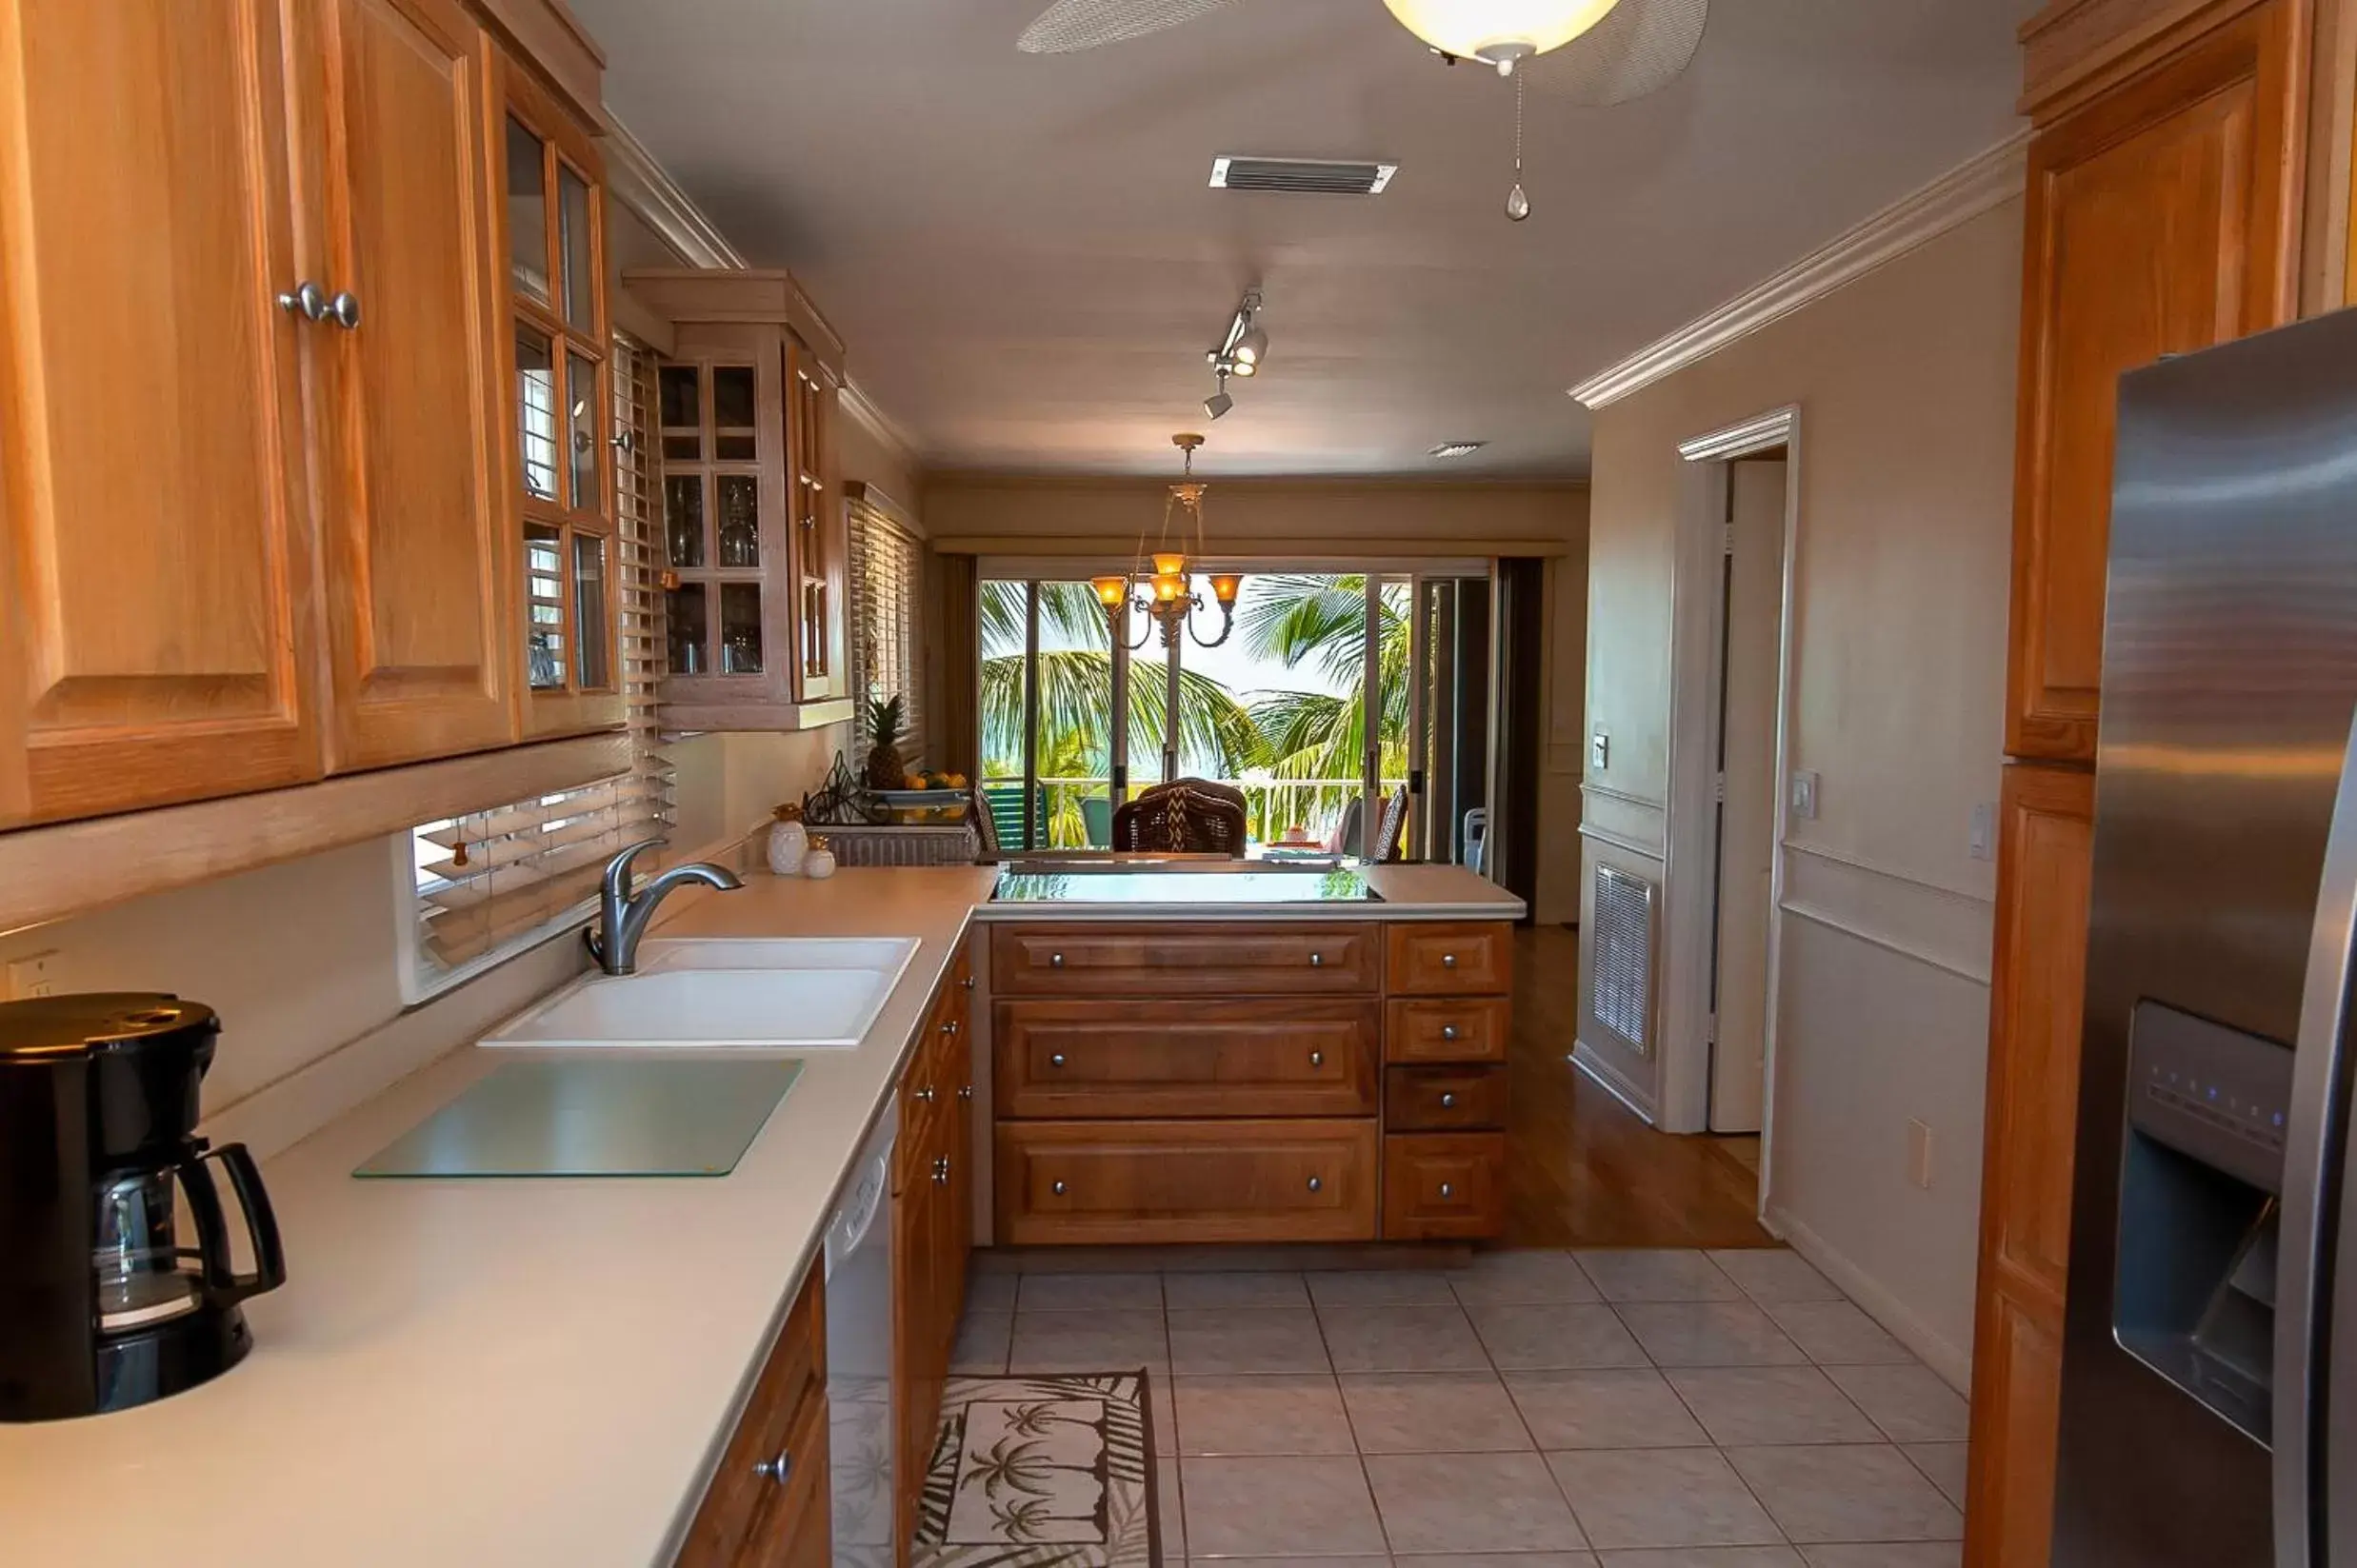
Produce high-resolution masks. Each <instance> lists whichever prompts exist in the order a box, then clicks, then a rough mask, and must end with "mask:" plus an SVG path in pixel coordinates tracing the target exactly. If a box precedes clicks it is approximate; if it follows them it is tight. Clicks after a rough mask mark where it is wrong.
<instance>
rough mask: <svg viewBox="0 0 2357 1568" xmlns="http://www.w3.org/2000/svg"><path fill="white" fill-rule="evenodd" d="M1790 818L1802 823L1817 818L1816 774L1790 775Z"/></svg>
mask: <svg viewBox="0 0 2357 1568" xmlns="http://www.w3.org/2000/svg"><path fill="white" fill-rule="evenodd" d="M1792 820H1793V821H1794V822H1803V823H1813V822H1815V821H1816V820H1817V776H1816V775H1815V774H1814V773H1795V774H1793V775H1792Z"/></svg>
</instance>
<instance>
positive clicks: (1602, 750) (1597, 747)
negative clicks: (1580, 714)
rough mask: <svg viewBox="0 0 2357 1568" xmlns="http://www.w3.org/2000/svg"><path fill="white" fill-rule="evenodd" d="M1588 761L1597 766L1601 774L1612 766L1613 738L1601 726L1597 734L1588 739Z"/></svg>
mask: <svg viewBox="0 0 2357 1568" xmlns="http://www.w3.org/2000/svg"><path fill="white" fill-rule="evenodd" d="M1588 761H1589V762H1590V763H1592V764H1595V768H1596V771H1597V772H1599V773H1602V772H1603V771H1604V770H1605V769H1607V768H1608V767H1610V766H1611V765H1612V737H1611V736H1610V735H1609V734H1608V733H1607V732H1606V731H1605V730H1604V728H1603V727H1602V726H1601V725H1599V726H1598V727H1597V730H1596V733H1595V734H1593V735H1591V736H1589V737H1588Z"/></svg>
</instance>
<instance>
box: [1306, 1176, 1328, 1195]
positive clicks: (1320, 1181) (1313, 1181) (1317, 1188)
mask: <svg viewBox="0 0 2357 1568" xmlns="http://www.w3.org/2000/svg"><path fill="white" fill-rule="evenodd" d="M1309 1190H1310V1191H1311V1192H1324V1191H1325V1190H1326V1180H1325V1178H1323V1177H1318V1176H1313V1177H1311V1178H1310V1179H1309Z"/></svg>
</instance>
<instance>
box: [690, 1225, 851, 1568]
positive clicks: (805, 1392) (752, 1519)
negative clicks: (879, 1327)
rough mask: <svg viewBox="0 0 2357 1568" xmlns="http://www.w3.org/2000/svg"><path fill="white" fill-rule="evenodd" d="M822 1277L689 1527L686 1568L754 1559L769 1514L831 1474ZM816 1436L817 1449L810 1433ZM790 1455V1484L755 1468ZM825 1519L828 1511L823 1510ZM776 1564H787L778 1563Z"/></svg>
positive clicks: (757, 1388) (785, 1332)
mask: <svg viewBox="0 0 2357 1568" xmlns="http://www.w3.org/2000/svg"><path fill="white" fill-rule="evenodd" d="M822 1272H823V1271H822V1270H820V1269H818V1268H816V1267H813V1268H812V1269H811V1271H810V1280H809V1283H808V1284H806V1285H804V1286H803V1287H802V1296H801V1298H800V1299H799V1300H796V1301H795V1302H794V1308H793V1311H792V1312H791V1313H789V1315H788V1316H787V1319H786V1326H785V1327H784V1328H783V1329H781V1330H779V1332H778V1337H777V1342H776V1343H775V1344H774V1345H772V1346H771V1347H770V1350H769V1360H768V1362H766V1363H765V1364H764V1365H763V1367H762V1369H761V1375H760V1377H759V1378H758V1379H756V1380H755V1381H754V1383H753V1392H752V1397H751V1398H750V1399H747V1400H746V1402H745V1413H744V1414H743V1415H742V1416H741V1417H739V1418H738V1419H737V1423H736V1430H735V1432H734V1433H732V1434H731V1435H730V1436H729V1446H728V1448H727V1449H726V1450H725V1451H724V1452H723V1453H722V1455H721V1457H720V1468H719V1469H718V1470H717V1471H715V1472H714V1473H713V1476H712V1481H711V1485H710V1486H709V1488H708V1489H707V1490H706V1491H705V1494H704V1501H703V1504H702V1505H701V1506H700V1507H698V1508H697V1510H696V1516H695V1522H694V1523H693V1524H691V1525H689V1528H688V1542H687V1544H686V1545H685V1546H683V1547H682V1548H681V1549H680V1553H679V1558H678V1562H679V1564H680V1568H727V1565H729V1564H733V1563H739V1562H743V1561H746V1560H754V1561H769V1560H773V1559H771V1558H762V1557H750V1558H749V1551H750V1549H751V1547H752V1546H753V1544H754V1541H755V1536H756V1533H757V1532H758V1531H759V1530H760V1528H761V1525H762V1523H763V1519H764V1517H765V1515H767V1514H769V1513H770V1512H771V1511H773V1510H774V1509H776V1508H777V1507H778V1506H780V1505H781V1503H783V1502H786V1501H789V1500H790V1499H792V1497H793V1496H794V1494H795V1493H796V1491H797V1490H798V1489H799V1488H798V1487H797V1484H796V1483H797V1481H799V1480H801V1479H805V1478H808V1477H809V1476H811V1475H814V1474H815V1475H822V1476H823V1475H824V1473H825V1471H826V1468H827V1448H826V1433H827V1309H826V1292H825V1288H824V1286H823V1285H822V1284H821V1283H820V1277H821V1274H822ZM813 1422H814V1423H815V1431H816V1433H817V1435H818V1437H817V1442H816V1445H815V1448H813V1447H812V1446H811V1444H810V1441H809V1438H808V1436H807V1434H808V1433H809V1431H811V1430H812V1429H813ZM781 1454H786V1455H790V1456H791V1459H792V1466H791V1469H790V1470H789V1474H788V1476H787V1479H786V1484H785V1485H784V1486H783V1487H781V1486H780V1485H779V1483H778V1482H777V1481H776V1480H774V1479H770V1478H769V1476H767V1475H764V1474H763V1473H762V1472H761V1471H759V1470H756V1469H755V1468H754V1466H756V1465H761V1464H767V1463H769V1462H770V1461H773V1460H775V1459H777V1458H778V1456H779V1455H781ZM821 1515H822V1517H823V1515H824V1510H822V1511H821ZM774 1560H784V1559H783V1558H778V1559H774Z"/></svg>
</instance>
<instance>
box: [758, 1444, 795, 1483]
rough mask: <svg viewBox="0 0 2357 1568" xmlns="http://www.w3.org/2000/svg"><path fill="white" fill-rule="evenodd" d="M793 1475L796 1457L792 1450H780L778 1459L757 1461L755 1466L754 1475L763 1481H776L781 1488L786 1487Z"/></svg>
mask: <svg viewBox="0 0 2357 1568" xmlns="http://www.w3.org/2000/svg"><path fill="white" fill-rule="evenodd" d="M793 1473H794V1456H793V1454H792V1452H791V1451H790V1450H786V1449H781V1450H779V1452H778V1456H777V1458H776V1459H761V1460H757V1461H756V1462H755V1463H754V1465H753V1474H754V1475H756V1476H759V1477H760V1478H761V1479H763V1480H772V1481H775V1482H777V1483H778V1485H780V1486H783V1485H785V1484H786V1482H787V1479H788V1478H789V1477H790V1476H792V1475H793Z"/></svg>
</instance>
